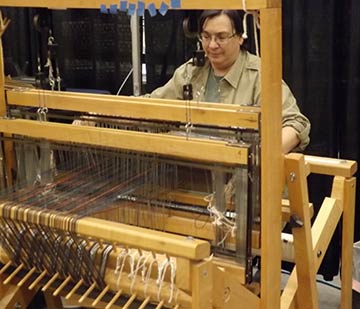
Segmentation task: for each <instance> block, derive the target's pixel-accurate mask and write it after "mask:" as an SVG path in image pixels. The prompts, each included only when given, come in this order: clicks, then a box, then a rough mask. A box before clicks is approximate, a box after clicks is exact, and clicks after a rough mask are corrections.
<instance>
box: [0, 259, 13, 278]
mask: <svg viewBox="0 0 360 309" xmlns="http://www.w3.org/2000/svg"><path fill="white" fill-rule="evenodd" d="M10 265H11V261H9V262H7V263H6V264H5V265H4V266H3V267H2V268H1V269H0V275H2V274H3V273H4V272H5V271H6V270H7V269H8V268H9V267H10Z"/></svg>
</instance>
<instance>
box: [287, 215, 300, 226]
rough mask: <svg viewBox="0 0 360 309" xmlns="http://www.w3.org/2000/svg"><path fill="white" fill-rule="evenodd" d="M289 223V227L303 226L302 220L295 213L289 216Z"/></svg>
mask: <svg viewBox="0 0 360 309" xmlns="http://www.w3.org/2000/svg"><path fill="white" fill-rule="evenodd" d="M289 224H290V227H291V228H298V227H303V226H304V222H303V221H302V220H301V219H300V218H299V217H298V216H297V215H291V216H290V222H289Z"/></svg>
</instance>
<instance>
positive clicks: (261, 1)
mask: <svg viewBox="0 0 360 309" xmlns="http://www.w3.org/2000/svg"><path fill="white" fill-rule="evenodd" d="M143 2H144V3H145V6H146V7H147V6H148V5H149V4H150V3H154V4H155V6H156V8H159V7H160V4H161V3H162V2H163V0H143ZM164 2H165V3H167V4H168V5H169V7H170V0H168V1H166V0H165V1H164ZM133 3H135V4H137V1H133ZM180 3H181V6H180V9H183V10H196V9H223V8H227V9H242V8H243V7H242V1H241V0H222V1H208V0H181V1H180ZM245 3H246V9H248V10H255V9H262V8H267V7H280V3H279V1H278V0H246V1H245ZM101 4H105V5H106V6H107V7H109V6H110V4H119V3H118V1H115V0H87V1H84V0H32V1H29V0H2V1H1V5H2V6H23V7H48V8H55V9H64V8H83V9H99V8H100V5H101Z"/></svg>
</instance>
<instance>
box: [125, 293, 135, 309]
mask: <svg viewBox="0 0 360 309" xmlns="http://www.w3.org/2000/svg"><path fill="white" fill-rule="evenodd" d="M135 299H136V293H134V294H133V295H131V297H130V298H129V299H128V301H127V302H126V304H125V305H124V306H123V307H122V309H128V308H129V306H130V305H131V304H132V302H133V301H134V300H135Z"/></svg>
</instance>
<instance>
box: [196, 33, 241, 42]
mask: <svg viewBox="0 0 360 309" xmlns="http://www.w3.org/2000/svg"><path fill="white" fill-rule="evenodd" d="M235 35H236V33H233V34H230V33H228V32H219V33H215V34H210V33H207V32H201V33H200V35H199V40H200V41H201V42H202V43H204V44H210V42H211V40H212V38H214V41H215V43H216V44H219V45H225V44H227V43H228V42H229V41H230V39H231V38H233V37H234V36H235Z"/></svg>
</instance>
